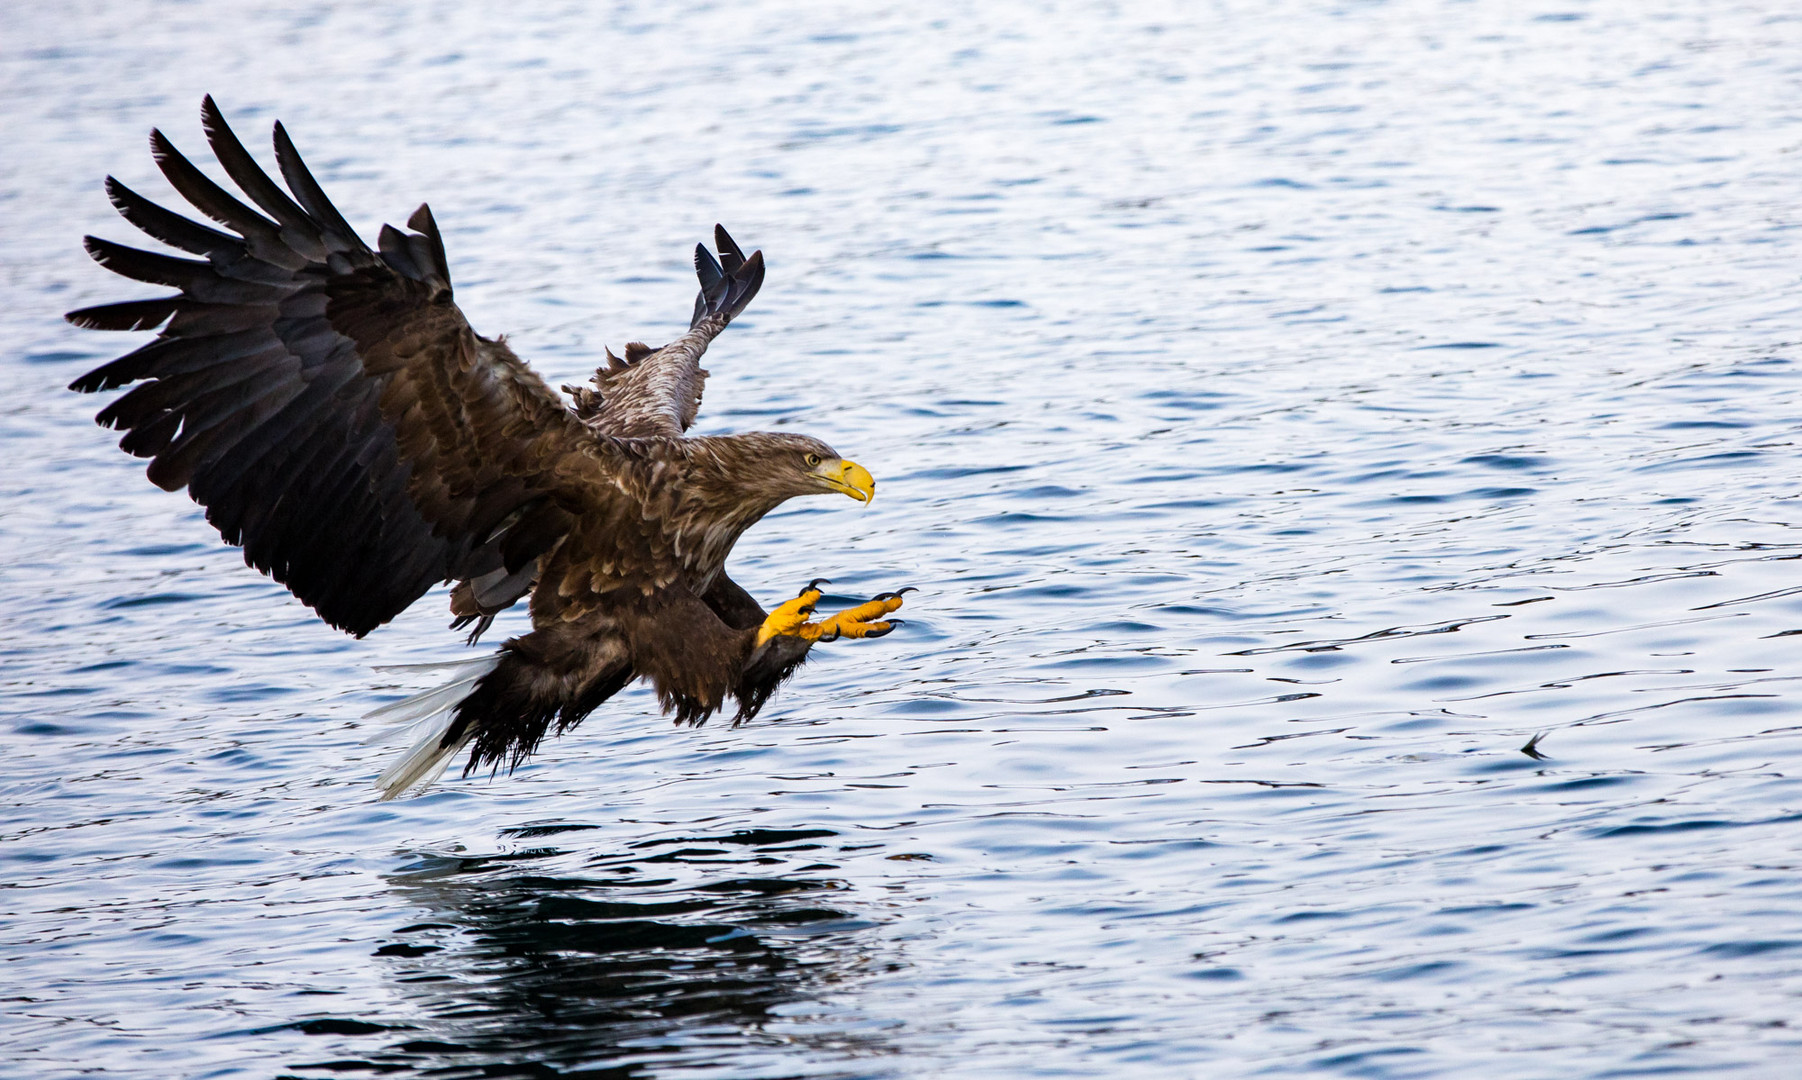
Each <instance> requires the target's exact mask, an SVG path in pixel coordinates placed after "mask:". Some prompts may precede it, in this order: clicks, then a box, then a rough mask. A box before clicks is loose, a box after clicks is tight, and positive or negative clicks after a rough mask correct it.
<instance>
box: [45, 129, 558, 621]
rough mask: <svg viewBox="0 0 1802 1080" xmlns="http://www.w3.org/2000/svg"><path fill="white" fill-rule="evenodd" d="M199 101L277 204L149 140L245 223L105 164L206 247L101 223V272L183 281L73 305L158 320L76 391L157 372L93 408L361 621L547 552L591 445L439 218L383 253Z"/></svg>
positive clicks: (224, 144)
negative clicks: (163, 196)
mask: <svg viewBox="0 0 1802 1080" xmlns="http://www.w3.org/2000/svg"><path fill="white" fill-rule="evenodd" d="M201 115H202V119H203V121H204V123H205V127H206V132H207V139H208V141H209V142H210V143H211V144H212V148H213V152H214V154H215V156H216V157H217V158H218V159H219V162H220V164H221V165H223V166H224V168H225V171H226V172H227V173H228V174H230V176H231V178H232V180H233V181H235V182H236V183H237V185H238V187H239V188H241V189H242V190H243V192H244V194H245V195H247V196H249V198H250V200H251V201H252V202H254V203H255V204H256V206H257V207H258V208H260V211H261V212H259V210H257V209H253V208H251V207H250V206H246V205H245V204H244V203H243V202H241V201H240V200H239V199H238V198H237V197H235V196H234V195H232V194H230V193H228V192H227V191H226V190H225V189H224V188H222V187H220V186H219V185H217V184H215V183H214V182H213V181H212V180H210V179H208V178H207V177H206V176H205V175H204V174H203V173H202V172H201V171H200V170H199V169H197V168H196V167H195V166H194V165H193V164H192V163H190V162H189V161H188V160H187V159H186V158H185V157H183V156H182V155H181V154H180V153H179V152H177V150H176V149H175V147H174V146H173V145H171V144H170V143H169V141H168V140H167V139H165V138H164V137H163V135H162V133H161V132H156V131H153V132H152V133H151V151H152V153H153V154H154V156H155V158H156V162H157V164H158V166H159V167H160V168H161V169H162V171H163V175H164V176H166V177H168V179H169V182H170V184H171V185H172V186H173V187H174V188H175V190H176V191H177V192H179V193H180V194H181V195H182V196H183V197H184V198H186V199H187V200H188V201H189V202H190V203H192V204H193V205H194V207H195V208H197V209H199V210H200V211H201V212H203V213H204V214H206V215H207V216H208V217H210V218H213V219H214V220H215V221H217V222H219V223H220V224H222V225H224V226H226V228H227V229H229V230H230V231H229V232H225V231H221V230H218V229H214V228H212V227H210V226H206V225H202V224H199V223H197V222H194V221H191V220H189V219H187V218H185V217H183V216H181V215H179V214H176V213H173V212H171V211H169V210H167V209H165V208H163V207H161V206H159V205H157V204H156V203H153V202H151V201H150V200H148V199H146V198H144V197H143V196H141V195H139V194H137V193H136V192H134V191H132V190H130V189H129V188H127V187H126V186H125V185H124V184H121V183H119V182H118V181H117V180H114V179H112V178H111V177H108V178H107V182H106V190H107V194H108V195H109V196H110V197H111V199H112V201H113V205H114V206H116V207H117V208H118V210H119V212H120V213H121V214H122V215H124V216H125V218H126V219H127V220H128V221H130V222H131V223H132V224H134V225H136V226H137V227H138V228H140V229H142V230H143V231H144V232H146V233H148V234H149V235H151V236H152V237H154V238H156V239H158V240H161V241H163V242H164V243H166V244H169V245H171V246H172V247H176V248H180V249H182V250H184V251H187V252H190V253H192V254H194V255H199V256H203V258H201V259H184V258H176V257H173V256H169V255H163V254H156V253H151V252H147V251H140V250H138V249H135V248H130V247H125V246H123V245H120V244H115V243H112V242H110V241H106V240H100V239H96V238H94V237H88V238H87V249H88V251H89V253H90V254H92V255H93V257H94V258H95V259H96V260H97V261H98V262H99V263H100V264H101V265H102V266H105V267H107V268H108V269H110V270H112V271H114V272H115V273H119V274H122V275H124V276H126V277H129V278H133V279H135V280H138V281H145V282H151V283H154V284H159V285H166V286H171V287H173V288H175V289H177V290H179V291H178V292H177V293H176V294H174V295H171V296H163V297H157V298H155V299H150V300H137V301H130V302H127V303H121V304H107V305H103V306H100V307H91V308H85V309H83V310H80V311H74V312H70V313H69V315H68V319H69V321H70V322H72V323H75V324H76V325H77V326H84V327H89V328H93V329H99V330H145V329H151V328H154V327H158V326H161V328H162V331H161V333H159V334H158V335H157V338H156V340H155V341H152V342H151V343H149V344H148V345H145V346H144V347H143V348H140V349H138V350H137V351H135V352H132V353H129V354H128V355H126V356H123V357H120V358H119V359H117V360H114V361H113V362H112V363H109V364H107V365H105V366H103V367H101V368H98V369H96V370H94V371H92V372H89V373H88V374H86V375H84V376H82V377H81V378H79V379H77V380H75V382H74V383H73V384H71V387H70V388H71V389H73V390H78V391H83V392H93V391H98V390H110V389H113V388H115V387H120V386H124V385H126V384H128V383H138V384H139V385H137V386H136V387H135V388H134V389H132V390H131V391H130V392H129V393H127V394H125V395H124V396H122V397H120V398H119V399H118V400H116V401H114V402H113V403H112V404H110V405H108V406H107V407H106V408H105V409H104V410H102V411H101V413H100V415H99V417H98V420H99V422H100V423H101V424H104V425H106V426H108V427H114V428H121V429H124V430H125V432H126V434H125V437H124V439H123V440H122V441H121V442H120V444H119V445H120V447H121V448H122V449H124V450H125V451H126V452H128V453H131V454H134V455H136V456H138V457H145V458H150V459H152V460H151V464H150V469H149V475H150V479H151V480H153V481H154V482H156V483H157V484H158V485H159V486H161V487H163V488H165V489H167V490H170V491H174V490H176V489H177V488H181V487H186V488H187V489H188V492H189V494H190V495H191V496H192V497H193V498H194V500H195V501H196V502H198V503H200V504H201V505H203V506H205V507H206V510H207V514H206V516H207V520H208V521H210V522H212V524H213V525H214V526H215V527H217V528H218V530H219V532H220V534H221V535H222V536H224V538H225V539H226V541H227V542H229V543H233V544H241V545H242V546H243V548H244V559H245V561H246V562H248V563H249V564H250V565H252V566H254V567H256V568H257V569H258V570H261V571H263V572H265V573H267V574H269V575H270V576H271V577H273V578H274V579H275V580H277V581H279V582H282V583H283V584H285V585H286V586H287V587H288V588H289V589H290V590H291V591H292V592H293V593H294V595H295V596H297V597H299V598H300V599H301V600H302V601H304V602H306V603H307V604H308V605H309V606H311V607H312V608H313V609H314V610H315V611H317V612H318V613H319V615H320V616H321V617H322V618H323V619H325V620H326V621H327V622H329V623H331V624H332V625H334V626H337V627H340V628H341V629H344V630H348V631H350V632H351V633H353V634H356V635H358V636H361V635H363V634H365V633H368V632H369V631H370V630H372V629H374V628H375V627H377V626H379V625H381V624H382V623H384V622H387V621H388V620H389V619H391V618H393V617H394V616H395V615H397V614H399V613H400V612H401V611H402V610H404V609H405V608H406V607H407V606H408V605H409V604H411V603H412V602H413V601H414V600H416V599H418V598H419V597H420V596H421V595H422V594H423V593H425V592H426V591H427V590H428V589H430V588H431V587H432V586H433V585H434V584H436V583H438V582H441V581H445V580H451V579H468V578H471V577H475V576H477V575H481V574H487V573H492V572H494V571H496V570H498V569H518V568H520V567H523V566H526V565H527V564H529V563H531V561H532V560H533V559H535V558H536V557H537V556H539V555H541V554H542V553H544V552H545V551H547V550H549V548H550V547H551V546H553V545H554V544H555V543H556V541H557V539H558V538H559V537H560V536H561V535H562V534H563V532H564V531H565V530H566V529H567V527H568V523H569V520H570V519H569V517H568V515H567V514H566V513H565V511H564V509H562V508H561V507H560V506H559V499H558V496H559V492H558V490H557V486H556V481H555V480H554V479H553V475H552V474H553V471H554V469H555V466H556V464H557V462H559V461H561V460H564V459H565V458H567V457H568V456H569V455H570V454H572V453H576V452H578V451H579V449H580V447H581V446H582V445H583V444H584V443H589V442H592V439H593V436H592V435H591V434H590V433H589V432H588V431H587V430H586V429H585V428H584V427H583V426H582V425H581V423H580V421H579V420H577V418H576V417H575V415H574V414H573V413H571V412H570V411H569V410H568V409H567V408H566V407H565V406H564V404H563V402H562V400H561V399H560V398H559V397H558V396H557V395H556V393H555V392H554V391H552V390H551V389H550V388H549V387H548V386H546V385H545V384H544V382H543V381H542V380H541V379H539V377H538V376H537V375H536V374H534V373H533V372H532V371H531V369H529V368H528V367H526V365H525V364H524V363H523V362H522V361H520V360H519V359H518V358H517V357H515V356H514V355H513V353H512V352H511V350H509V349H508V348H507V347H506V345H505V344H504V342H501V341H490V340H487V339H485V338H482V337H480V336H478V335H477V334H476V333H475V332H474V331H472V330H471V329H470V327H469V324H468V323H467V322H465V321H464V318H463V313H462V312H460V311H459V310H457V307H456V305H455V304H454V303H453V302H452V299H451V283H450V272H449V270H448V268H447V266H446V263H445V256H444V244H443V241H442V240H441V239H440V237H439V234H438V229H437V226H436V224H435V223H434V222H433V220H432V214H431V211H430V210H429V209H427V208H426V207H425V206H423V205H422V206H421V207H420V208H419V209H418V210H417V211H416V212H415V213H414V214H413V216H412V217H411V218H409V219H408V222H407V225H408V227H409V228H410V229H412V230H414V231H413V232H411V233H402V232H400V231H399V230H397V229H395V228H393V227H392V226H387V225H384V226H383V227H382V231H381V237H380V243H379V251H371V250H370V249H369V248H368V247H367V246H366V245H365V244H364V243H363V241H362V240H361V239H359V238H358V237H357V235H356V233H355V232H354V231H353V230H352V229H351V227H350V226H349V224H347V223H346V222H345V220H344V218H343V216H342V215H340V214H339V213H338V211H337V209H335V208H334V207H333V206H332V204H331V203H330V201H328V200H327V199H326V197H325V193H324V192H323V191H321V190H320V187H319V184H318V183H317V182H316V181H315V180H314V178H313V176H312V174H311V173H309V172H308V171H307V167H306V166H305V165H304V164H303V163H302V162H301V159H300V156H299V154H297V153H296V152H295V150H294V145H293V143H292V142H291V141H290V140H289V139H288V135H287V133H286V132H285V131H284V130H283V129H282V126H281V125H280V124H277V125H276V126H275V154H276V160H277V162H278V163H279V164H280V166H281V173H282V176H283V178H284V179H285V180H286V181H287V187H288V191H287V192H284V191H283V190H282V189H281V188H280V187H279V186H277V185H276V184H275V182H274V181H272V180H271V179H270V178H269V176H268V174H266V173H265V172H264V171H263V170H262V169H261V168H260V167H259V166H258V165H257V164H256V162H255V160H254V159H252V158H251V156H250V154H249V153H247V152H246V151H245V149H244V147H243V144H241V143H240V142H239V141H238V139H237V136H235V135H234V134H233V133H232V131H231V128H229V127H228V126H226V123H225V119H224V117H223V116H222V115H221V114H220V112H219V109H218V107H217V106H216V105H215V104H214V103H213V100H212V98H210V97H209V98H207V99H206V100H205V102H204V103H203V105H202V110H201ZM290 193H291V194H290ZM564 501H565V502H567V500H564Z"/></svg>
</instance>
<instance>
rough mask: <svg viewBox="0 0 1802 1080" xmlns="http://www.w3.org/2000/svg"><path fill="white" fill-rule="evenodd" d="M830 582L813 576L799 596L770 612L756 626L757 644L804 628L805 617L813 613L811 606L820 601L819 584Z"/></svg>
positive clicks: (828, 583)
mask: <svg viewBox="0 0 1802 1080" xmlns="http://www.w3.org/2000/svg"><path fill="white" fill-rule="evenodd" d="M830 584H832V582H831V581H829V580H827V579H826V578H814V579H813V580H812V581H810V582H808V583H807V587H806V588H804V589H802V590H801V595H800V596H797V597H795V598H794V599H793V600H790V601H789V602H788V603H786V604H783V605H781V606H780V607H778V608H777V609H776V610H775V611H772V612H770V613H769V615H768V616H767V617H766V618H765V619H764V620H763V626H761V627H760V628H758V631H757V644H759V645H762V644H763V643H764V642H766V641H768V640H769V639H771V638H773V637H780V636H781V635H783V634H794V633H798V632H800V631H801V630H802V629H804V628H805V627H806V626H807V617H808V616H809V615H812V614H813V606H814V605H815V604H817V603H819V602H820V586H821V585H830ZM808 640H812V639H811V638H809V639H808Z"/></svg>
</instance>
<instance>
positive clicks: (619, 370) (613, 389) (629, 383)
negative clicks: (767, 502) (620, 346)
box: [564, 225, 763, 438]
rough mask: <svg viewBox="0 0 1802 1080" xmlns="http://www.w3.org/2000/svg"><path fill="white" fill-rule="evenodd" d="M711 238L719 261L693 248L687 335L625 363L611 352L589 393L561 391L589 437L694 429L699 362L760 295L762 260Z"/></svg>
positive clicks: (638, 346)
mask: <svg viewBox="0 0 1802 1080" xmlns="http://www.w3.org/2000/svg"><path fill="white" fill-rule="evenodd" d="M713 238H714V243H715V244H716V245H717V246H718V247H719V252H720V257H719V259H718V260H715V259H714V257H713V256H712V255H711V254H710V253H709V252H708V251H707V246H706V245H705V244H696V245H695V274H696V276H698V277H699V278H700V279H701V291H700V294H699V295H697V296H696V297H695V312H694V318H693V319H692V320H690V322H689V327H688V333H686V334H683V335H682V336H681V337H679V338H677V339H676V340H674V341H672V342H670V343H669V344H668V345H665V346H664V347H663V348H661V349H653V348H651V347H649V346H647V345H644V344H642V343H640V342H636V341H635V342H633V343H632V344H630V345H627V346H626V355H625V358H624V359H621V358H620V357H617V356H614V355H613V353H612V351H611V350H610V351H609V352H608V353H607V366H606V367H604V368H600V369H599V370H597V371H596V372H595V373H594V378H593V380H592V381H593V383H594V389H592V390H590V389H588V388H586V387H573V386H566V387H564V389H565V390H567V391H568V392H569V393H570V394H572V395H573V396H574V397H575V399H576V412H577V413H578V414H579V415H580V416H581V417H582V419H583V420H584V421H586V422H587V423H588V424H589V425H590V426H591V427H592V428H593V429H594V430H596V431H598V432H600V433H601V434H604V435H612V436H615V437H619V438H656V437H659V436H663V437H669V438H675V437H677V436H679V435H681V434H682V433H683V432H684V431H687V430H688V428H689V425H691V424H693V423H694V422H695V414H696V413H697V412H698V411H700V408H701V390H702V387H703V386H704V385H705V383H706V382H707V371H706V369H705V368H703V367H701V354H702V353H705V352H706V351H707V345H708V343H709V342H711V341H712V340H713V339H714V338H716V337H718V336H719V334H720V331H722V330H724V329H725V328H726V325H727V324H728V323H730V322H731V321H732V319H733V318H734V317H735V316H736V315H737V314H738V313H739V312H741V311H743V310H744V309H745V305H747V304H749V303H750V302H751V300H752V298H753V297H755V296H756V295H757V290H758V289H760V288H762V287H763V252H761V251H754V252H752V253H751V256H750V258H746V257H745V253H744V252H743V251H741V250H740V249H739V246H738V245H737V244H736V243H734V242H733V240H732V237H731V236H730V235H729V234H728V233H727V232H726V229H725V226H723V225H715V226H714V227H713Z"/></svg>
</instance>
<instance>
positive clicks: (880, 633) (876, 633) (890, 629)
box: [864, 619, 907, 638]
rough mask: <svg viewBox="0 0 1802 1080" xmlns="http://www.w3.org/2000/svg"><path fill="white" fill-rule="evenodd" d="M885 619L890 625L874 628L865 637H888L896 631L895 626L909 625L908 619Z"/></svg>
mask: <svg viewBox="0 0 1802 1080" xmlns="http://www.w3.org/2000/svg"><path fill="white" fill-rule="evenodd" d="M883 621H884V622H886V623H888V625H887V626H885V627H883V628H882V629H880V630H872V631H870V632H869V633H867V634H865V635H864V637H866V638H873V637H887V636H888V635H890V634H892V633H894V632H895V627H897V626H906V625H907V620H906V619H884V620H883Z"/></svg>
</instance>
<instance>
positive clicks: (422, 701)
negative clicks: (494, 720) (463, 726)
mask: <svg viewBox="0 0 1802 1080" xmlns="http://www.w3.org/2000/svg"><path fill="white" fill-rule="evenodd" d="M500 658H501V657H500V653H495V654H494V655H492V656H484V657H480V658H478V659H474V660H459V661H456V662H454V663H448V664H409V665H406V668H408V669H411V670H428V669H433V668H438V669H443V668H456V669H458V674H459V675H460V676H461V677H460V678H457V679H453V680H452V681H451V682H449V683H446V684H445V685H443V686H437V687H433V688H432V689H430V690H427V691H425V692H424V693H420V694H415V695H413V696H412V697H410V698H404V699H402V700H400V701H396V702H394V703H393V704H390V705H384V706H382V707H381V708H379V709H376V710H375V711H374V712H371V713H369V714H368V715H367V716H365V717H364V719H365V720H389V721H397V723H394V724H393V725H391V726H389V727H387V728H385V729H383V730H382V731H378V732H376V733H375V734H374V735H372V736H370V737H369V738H368V739H365V740H364V742H365V743H371V742H383V741H387V740H389V739H393V738H395V737H397V736H401V735H405V734H411V733H413V732H417V733H418V734H419V740H418V741H417V742H415V743H414V744H413V748H412V749H410V750H408V751H407V754H406V756H405V757H403V758H401V759H400V760H399V761H397V762H395V763H394V764H393V765H391V766H389V767H388V769H387V770H386V771H384V772H383V773H382V775H381V776H380V777H378V778H377V779H376V782H375V786H376V788H377V789H378V790H379V791H381V793H382V800H383V801H384V802H385V801H387V800H389V799H392V798H396V797H397V796H399V795H401V794H403V793H404V792H406V791H407V789H409V788H412V787H414V786H419V787H425V786H426V785H429V784H431V783H432V781H434V780H436V779H438V778H439V777H440V776H442V775H444V770H445V768H446V767H447V766H449V765H450V761H451V759H452V758H454V757H456V756H457V754H458V753H459V752H460V751H461V750H462V749H463V748H464V747H465V746H468V745H469V740H470V739H471V738H472V737H473V736H474V734H475V733H474V732H469V733H467V734H465V735H464V736H463V737H462V738H460V739H458V740H457V741H456V742H454V743H452V744H451V745H449V746H444V745H441V744H442V742H443V740H444V733H445V732H446V731H448V730H449V729H450V725H451V719H452V717H453V715H454V713H453V712H452V710H453V709H454V708H455V707H456V705H457V703H458V702H459V701H462V700H463V698H464V696H465V695H466V694H467V692H468V690H469V688H470V687H471V686H473V685H474V684H475V683H476V681H477V680H478V679H480V678H481V677H482V676H484V675H486V674H488V673H489V672H490V671H493V670H494V668H495V665H497V664H499V663H500ZM388 670H394V669H392V668H390V669H388Z"/></svg>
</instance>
